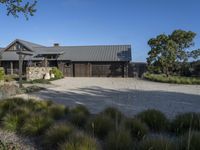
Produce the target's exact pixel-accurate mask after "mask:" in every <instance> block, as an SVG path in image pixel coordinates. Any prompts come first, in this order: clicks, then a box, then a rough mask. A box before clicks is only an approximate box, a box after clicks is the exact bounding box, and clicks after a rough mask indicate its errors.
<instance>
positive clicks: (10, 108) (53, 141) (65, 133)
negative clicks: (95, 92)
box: [0, 98, 200, 150]
mask: <svg viewBox="0 0 200 150" xmlns="http://www.w3.org/2000/svg"><path fill="white" fill-rule="evenodd" d="M0 110H1V111H0V119H1V123H0V128H1V129H2V130H5V131H9V132H12V133H16V134H17V135H19V136H20V137H24V136H25V137H26V138H34V139H36V140H32V141H33V143H34V142H35V143H34V144H35V145H37V147H38V148H40V149H44V150H46V149H54V150H149V149H152V150H184V149H185V150H186V149H187V150H198V149H199V147H200V114H198V113H185V114H180V115H178V116H176V117H175V118H174V119H168V118H167V117H166V116H165V115H164V114H163V113H162V112H160V111H158V110H152V109H151V110H146V111H143V112H141V113H139V114H137V115H135V116H132V117H126V116H125V115H124V114H122V113H121V112H120V111H119V110H117V109H116V108H112V107H109V108H106V109H105V110H103V111H102V112H100V113H99V114H96V115H93V114H91V113H90V112H89V111H88V109H87V108H86V107H85V106H83V105H77V107H74V108H72V109H69V108H68V107H65V106H63V105H58V104H54V103H52V102H51V101H36V100H33V99H31V100H24V99H21V98H13V99H5V100H2V101H0ZM188 134H189V136H188ZM38 139H39V140H38ZM14 144H16V145H17V143H15V141H13V143H12V145H11V146H12V147H13V145H14ZM2 145H4V146H5V147H9V143H8V142H7V141H2V142H1V144H0V146H2ZM17 147H19V148H20V145H17ZM17 147H16V149H17ZM13 149H14V150H15V147H14V148H13ZM7 150H9V149H8V148H7Z"/></svg>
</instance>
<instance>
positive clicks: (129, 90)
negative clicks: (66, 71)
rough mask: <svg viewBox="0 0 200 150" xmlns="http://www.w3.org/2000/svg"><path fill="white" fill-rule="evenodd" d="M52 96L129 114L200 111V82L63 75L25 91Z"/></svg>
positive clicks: (94, 108) (70, 103)
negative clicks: (31, 90)
mask: <svg viewBox="0 0 200 150" xmlns="http://www.w3.org/2000/svg"><path fill="white" fill-rule="evenodd" d="M24 97H26V98H30V97H35V98H38V99H45V100H53V101H54V102H56V103H61V104H64V105H67V106H70V107H73V106H75V105H77V104H83V105H85V106H87V107H88V108H89V109H90V111H91V112H92V113H98V112H100V111H102V110H103V109H104V108H106V107H109V106H112V107H117V108H119V109H120V110H121V111H122V112H123V113H125V114H126V115H128V116H131V115H135V114H137V113H138V112H141V111H143V110H147V109H158V110H161V111H162V112H164V113H165V114H166V115H167V116H168V117H171V118H173V117H174V116H175V115H176V114H179V113H183V112H200V85H177V84H165V83H156V82H150V81H144V80H139V79H133V78H64V79H61V80H57V81H53V82H52V85H50V86H49V85H48V87H47V90H44V91H40V92H36V93H32V94H29V95H24Z"/></svg>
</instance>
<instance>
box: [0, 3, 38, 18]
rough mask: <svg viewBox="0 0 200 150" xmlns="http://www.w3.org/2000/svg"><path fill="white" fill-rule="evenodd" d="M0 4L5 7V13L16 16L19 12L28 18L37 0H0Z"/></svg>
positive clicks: (33, 10) (31, 14)
mask: <svg viewBox="0 0 200 150" xmlns="http://www.w3.org/2000/svg"><path fill="white" fill-rule="evenodd" d="M0 4H1V5H4V6H5V7H6V9H7V15H13V16H14V17H18V16H19V14H20V13H21V14H23V15H24V16H25V17H26V19H28V16H29V15H30V16H33V15H34V13H35V12H36V9H35V6H36V4H37V0H28V1H27V0H0Z"/></svg>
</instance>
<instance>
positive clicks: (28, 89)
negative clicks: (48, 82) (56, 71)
mask: <svg viewBox="0 0 200 150" xmlns="http://www.w3.org/2000/svg"><path fill="white" fill-rule="evenodd" d="M44 89H45V88H42V87H39V86H35V85H33V86H29V87H26V88H22V90H23V92H24V93H32V92H38V91H41V90H44Z"/></svg>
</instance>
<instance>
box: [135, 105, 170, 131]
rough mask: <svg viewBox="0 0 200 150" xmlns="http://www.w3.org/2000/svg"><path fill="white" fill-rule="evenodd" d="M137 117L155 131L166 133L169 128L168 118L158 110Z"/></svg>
mask: <svg viewBox="0 0 200 150" xmlns="http://www.w3.org/2000/svg"><path fill="white" fill-rule="evenodd" d="M137 117H138V118H139V119H140V120H141V121H142V122H144V123H146V124H147V125H148V127H149V128H150V129H151V130H153V131H158V132H159V131H164V130H165V129H167V128H168V126H169V121H168V119H167V118H166V116H165V115H164V114H163V113H162V112H160V111H158V110H154V109H149V110H146V111H143V112H141V113H139V114H138V116H137Z"/></svg>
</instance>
